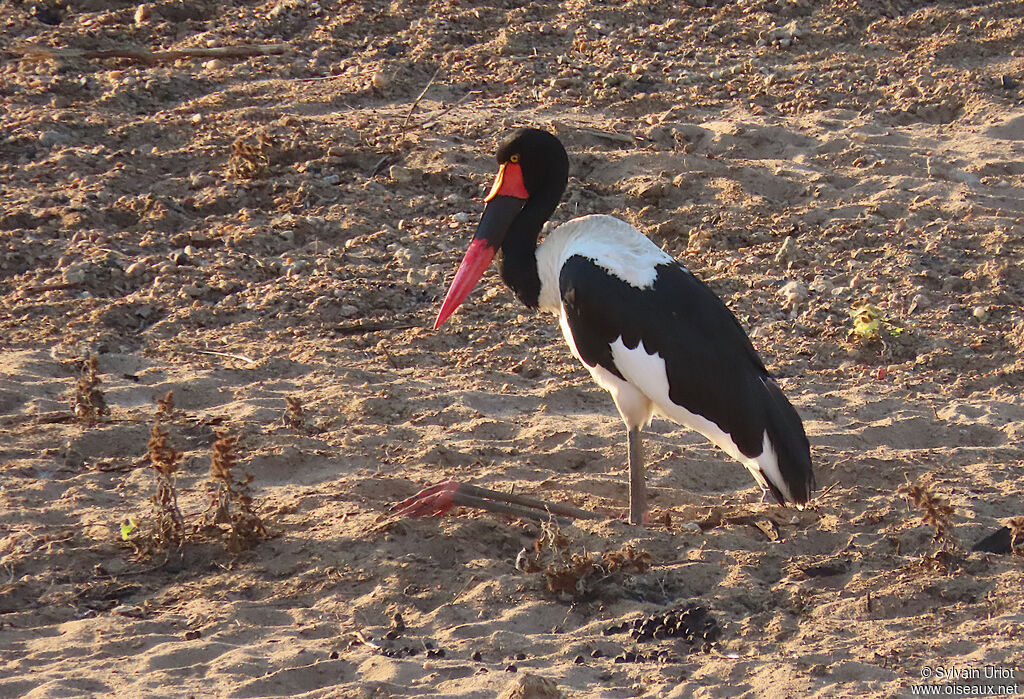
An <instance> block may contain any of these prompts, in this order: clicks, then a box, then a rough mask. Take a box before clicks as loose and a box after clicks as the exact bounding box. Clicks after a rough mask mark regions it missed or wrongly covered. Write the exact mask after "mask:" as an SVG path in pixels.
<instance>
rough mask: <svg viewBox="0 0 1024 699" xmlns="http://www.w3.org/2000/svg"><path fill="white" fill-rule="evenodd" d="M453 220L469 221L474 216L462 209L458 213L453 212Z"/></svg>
mask: <svg viewBox="0 0 1024 699" xmlns="http://www.w3.org/2000/svg"><path fill="white" fill-rule="evenodd" d="M452 220H453V221H455V222H456V223H469V222H470V221H471V220H472V216H470V215H469V214H468V213H466V212H465V211H460V212H458V213H457V214H452Z"/></svg>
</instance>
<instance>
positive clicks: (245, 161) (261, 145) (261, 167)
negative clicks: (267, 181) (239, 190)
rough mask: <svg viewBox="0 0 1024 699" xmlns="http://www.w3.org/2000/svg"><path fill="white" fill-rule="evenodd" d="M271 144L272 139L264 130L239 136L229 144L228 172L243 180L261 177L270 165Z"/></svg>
mask: <svg viewBox="0 0 1024 699" xmlns="http://www.w3.org/2000/svg"><path fill="white" fill-rule="evenodd" d="M271 145H272V140H271V138H270V135H269V134H268V133H267V132H266V131H265V130H261V131H256V132H255V133H249V134H245V135H244V136H239V137H238V138H236V139H235V142H234V143H232V144H231V158H230V159H229V160H228V173H229V174H231V176H232V177H237V178H239V179H243V180H252V179H256V178H257V177H262V176H263V175H265V174H266V172H267V169H268V168H269V167H270V151H271Z"/></svg>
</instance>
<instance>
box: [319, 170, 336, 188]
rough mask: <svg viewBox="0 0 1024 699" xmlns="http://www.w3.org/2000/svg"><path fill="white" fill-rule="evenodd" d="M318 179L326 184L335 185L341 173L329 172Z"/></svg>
mask: <svg viewBox="0 0 1024 699" xmlns="http://www.w3.org/2000/svg"><path fill="white" fill-rule="evenodd" d="M320 181H321V182H323V183H324V184H327V185H335V184H338V183H339V182H341V175H339V174H337V173H331V174H330V175H325V176H324V177H323V178H321V180H320Z"/></svg>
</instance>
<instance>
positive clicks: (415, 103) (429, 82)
mask: <svg viewBox="0 0 1024 699" xmlns="http://www.w3.org/2000/svg"><path fill="white" fill-rule="evenodd" d="M440 72H441V67H440V66H438V67H437V70H435V71H434V74H433V75H431V76H430V80H428V81H427V86H426V87H424V88H423V92H421V93H420V94H419V96H418V97H417V98H416V99H415V100H413V103H412V106H411V107H409V113H408V114H406V115H405V121H403V122H402V128H403V129H404V128H405V127H406V126H408V125H409V120H410V119H412V113H413V112H415V111H416V106H417V105H418V104H419V103H420V100H422V99H423V97H424V95H426V94H427V90H429V89H430V86H431V85H433V84H434V78H436V77H437V76H438V74H439V73H440Z"/></svg>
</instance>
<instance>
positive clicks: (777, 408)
mask: <svg viewBox="0 0 1024 699" xmlns="http://www.w3.org/2000/svg"><path fill="white" fill-rule="evenodd" d="M764 386H765V388H766V389H767V391H768V397H769V400H768V402H767V415H766V417H767V420H766V424H767V437H768V441H769V443H770V444H771V446H772V447H773V448H774V450H775V456H776V459H777V464H778V470H777V474H768V473H765V476H767V477H768V478H767V480H768V482H769V488H770V490H771V491H772V495H774V496H775V499H776V500H778V501H779V503H780V504H783V505H784V504H785V503H786V501H787V500H788V499H790V498H787V497H785V495H783V493H787V492H788V494H789V495H790V496H791V499H792V500H793V502H795V503H796V504H797V505H803V504H804V503H806V502H807V501H808V500H809V499H810V498H811V495H812V493H813V492H814V469H813V467H812V466H811V446H810V443H809V442H808V441H807V434H806V433H805V432H804V423H803V422H802V421H801V420H800V416H799V415H797V412H796V409H795V408H794V407H793V405H792V404H791V403H790V402H789V400H787V398H786V396H785V395H784V394H783V393H782V390H781V389H780V388H779V387H778V385H777V384H776V383H775V381H774V380H772V379H770V378H765V379H764ZM772 476H776V477H777V476H781V477H782V480H783V481H784V482H783V483H773V482H772Z"/></svg>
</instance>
